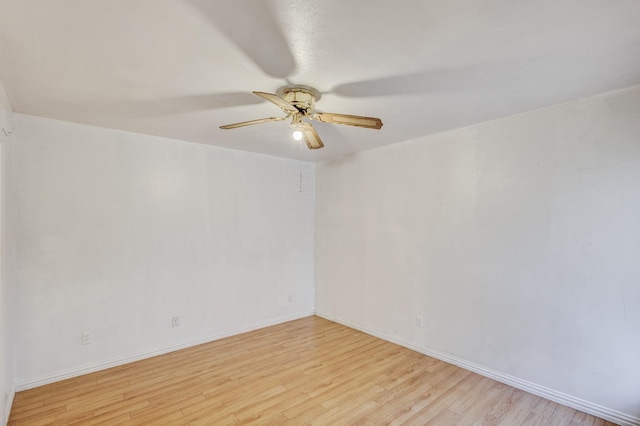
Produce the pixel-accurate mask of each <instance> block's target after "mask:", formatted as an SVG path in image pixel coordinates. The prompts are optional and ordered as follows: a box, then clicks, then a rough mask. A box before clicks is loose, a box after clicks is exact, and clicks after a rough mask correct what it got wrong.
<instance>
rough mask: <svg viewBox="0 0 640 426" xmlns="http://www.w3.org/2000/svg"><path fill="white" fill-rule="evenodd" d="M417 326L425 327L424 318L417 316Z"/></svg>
mask: <svg viewBox="0 0 640 426" xmlns="http://www.w3.org/2000/svg"><path fill="white" fill-rule="evenodd" d="M416 326H418V327H420V328H422V327H424V318H422V317H416Z"/></svg>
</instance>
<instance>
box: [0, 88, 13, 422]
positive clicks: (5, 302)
mask: <svg viewBox="0 0 640 426" xmlns="http://www.w3.org/2000/svg"><path fill="white" fill-rule="evenodd" d="M12 147H13V112H12V110H11V104H10V103H9V99H8V98H7V96H6V94H5V92H4V88H3V86H2V83H1V82H0V191H1V193H0V424H2V425H3V424H5V423H6V421H7V419H8V417H9V411H10V409H11V403H12V401H13V396H14V387H13V381H14V374H15V371H14V370H15V363H14V348H13V326H12V324H13V315H12V313H13V298H14V281H13V271H14V263H13V254H14V251H13V248H14V245H13V241H14V240H13V226H12V216H11V212H12V209H11V208H9V206H10V205H11V202H12V200H11V190H10V188H11V178H12V176H11V170H12V169H11V156H12V153H11V152H12Z"/></svg>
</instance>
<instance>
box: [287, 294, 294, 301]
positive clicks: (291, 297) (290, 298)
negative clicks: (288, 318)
mask: <svg viewBox="0 0 640 426" xmlns="http://www.w3.org/2000/svg"><path fill="white" fill-rule="evenodd" d="M287 302H288V303H291V302H293V296H292V295H289V296H288V297H287Z"/></svg>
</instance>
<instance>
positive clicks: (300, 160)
mask: <svg viewBox="0 0 640 426" xmlns="http://www.w3.org/2000/svg"><path fill="white" fill-rule="evenodd" d="M299 147H300V149H299V150H298V164H299V166H300V193H301V194H302V139H300V145H299Z"/></svg>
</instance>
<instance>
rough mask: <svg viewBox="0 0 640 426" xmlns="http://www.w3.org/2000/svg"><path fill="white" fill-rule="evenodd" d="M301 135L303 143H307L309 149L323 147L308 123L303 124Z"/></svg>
mask: <svg viewBox="0 0 640 426" xmlns="http://www.w3.org/2000/svg"><path fill="white" fill-rule="evenodd" d="M302 134H303V135H304V141H305V142H306V143H307V146H308V147H309V149H320V148H322V147H323V146H324V144H323V143H322V140H321V139H320V136H319V135H318V132H316V129H314V128H313V126H312V125H311V124H309V123H304V124H303V126H302Z"/></svg>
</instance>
